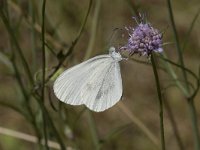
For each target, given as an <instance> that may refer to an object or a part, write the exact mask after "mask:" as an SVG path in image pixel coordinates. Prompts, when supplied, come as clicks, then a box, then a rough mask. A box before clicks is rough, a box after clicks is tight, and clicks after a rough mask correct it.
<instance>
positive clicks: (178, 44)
mask: <svg viewBox="0 0 200 150" xmlns="http://www.w3.org/2000/svg"><path fill="white" fill-rule="evenodd" d="M167 5H168V11H169V16H170V20H171V24H172V29H173V33H174V37H175V42H176V49H177V52H178V57H179V61H180V65H181V66H183V67H185V65H184V61H183V55H182V50H181V47H180V42H179V38H178V33H177V30H176V25H175V22H174V16H173V12H172V7H171V1H170V0H167ZM181 70H182V74H183V78H184V80H185V86H186V88H187V90H188V92H189V91H190V89H189V86H188V84H187V83H188V79H187V74H186V71H185V70H184V69H183V68H181Z"/></svg>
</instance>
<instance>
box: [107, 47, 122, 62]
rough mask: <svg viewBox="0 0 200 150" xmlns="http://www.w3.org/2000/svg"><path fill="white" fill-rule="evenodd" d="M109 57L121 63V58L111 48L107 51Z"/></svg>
mask: <svg viewBox="0 0 200 150" xmlns="http://www.w3.org/2000/svg"><path fill="white" fill-rule="evenodd" d="M109 55H110V56H111V57H112V58H113V59H114V60H116V61H121V60H122V56H121V54H120V53H119V52H116V50H115V48H114V47H111V48H110V49H109Z"/></svg>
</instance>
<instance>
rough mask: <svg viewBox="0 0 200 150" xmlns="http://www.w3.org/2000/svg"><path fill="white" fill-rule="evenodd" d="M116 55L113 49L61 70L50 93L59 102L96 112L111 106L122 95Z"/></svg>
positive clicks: (118, 56) (117, 54) (118, 55)
mask: <svg viewBox="0 0 200 150" xmlns="http://www.w3.org/2000/svg"><path fill="white" fill-rule="evenodd" d="M121 60H122V57H121V55H120V53H118V52H116V51H115V48H114V47H111V48H110V49H109V54H108V55H99V56H96V57H93V58H91V59H89V60H87V61H84V62H82V63H81V64H79V65H76V66H74V67H72V68H69V69H68V70H66V71H64V72H63V73H62V74H61V75H60V76H59V77H58V78H57V79H56V81H55V83H54V87H53V89H54V93H55V95H56V96H57V97H58V99H60V100H61V101H62V102H64V103H67V104H71V105H81V104H85V105H86V106H87V107H88V108H89V109H91V110H93V111H96V112H100V111H104V110H106V109H108V108H110V107H112V106H113V105H115V104H116V103H117V102H118V101H119V100H120V99H121V96H122V79H121V73H120V66H119V61H121Z"/></svg>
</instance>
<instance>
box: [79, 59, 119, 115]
mask: <svg viewBox="0 0 200 150" xmlns="http://www.w3.org/2000/svg"><path fill="white" fill-rule="evenodd" d="M99 69H100V70H101V71H96V72H95V74H93V76H91V77H90V80H89V82H88V84H86V85H85V87H84V89H82V93H81V97H82V98H83V100H84V104H85V105H86V106H87V107H88V108H89V109H91V110H93V111H96V112H100V111H104V110H106V109H108V108H110V107H112V106H113V105H114V104H116V103H117V102H118V101H119V100H120V98H121V96H122V79H121V73H120V66H119V63H118V62H117V61H113V59H112V58H111V60H107V64H106V66H103V65H102V68H99Z"/></svg>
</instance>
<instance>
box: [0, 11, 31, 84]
mask: <svg viewBox="0 0 200 150" xmlns="http://www.w3.org/2000/svg"><path fill="white" fill-rule="evenodd" d="M0 14H1V18H2V20H3V23H4V25H5V27H6V29H7V31H8V33H9V36H10V38H11V40H12V43H13V44H14V45H15V47H16V50H17V52H18V54H19V56H20V60H21V61H22V64H23V66H24V69H25V72H26V73H27V76H28V78H29V81H30V82H31V84H33V83H34V81H33V77H32V74H31V71H30V68H29V66H28V63H27V61H26V59H25V56H24V54H23V52H22V49H21V48H20V46H19V43H18V41H17V38H16V36H15V33H14V31H13V29H12V27H11V25H10V24H9V20H8V18H7V17H6V16H5V14H4V12H3V9H0Z"/></svg>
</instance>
